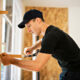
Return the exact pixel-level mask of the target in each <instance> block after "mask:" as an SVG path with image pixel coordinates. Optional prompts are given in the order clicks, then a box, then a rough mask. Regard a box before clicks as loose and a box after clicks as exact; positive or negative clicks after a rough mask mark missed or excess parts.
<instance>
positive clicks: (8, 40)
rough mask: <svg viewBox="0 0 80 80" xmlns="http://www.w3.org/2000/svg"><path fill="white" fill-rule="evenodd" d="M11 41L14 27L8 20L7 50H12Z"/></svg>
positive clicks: (6, 27)
mask: <svg viewBox="0 0 80 80" xmlns="http://www.w3.org/2000/svg"><path fill="white" fill-rule="evenodd" d="M11 41H12V27H11V26H10V24H9V23H8V22H7V21H6V23H5V43H6V51H7V52H11Z"/></svg>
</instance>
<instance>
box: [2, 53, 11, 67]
mask: <svg viewBox="0 0 80 80" xmlns="http://www.w3.org/2000/svg"><path fill="white" fill-rule="evenodd" d="M11 60H12V57H11V56H9V55H8V54H7V53H2V54H1V62H2V63H3V64H4V65H5V66H6V65H10V64H11Z"/></svg>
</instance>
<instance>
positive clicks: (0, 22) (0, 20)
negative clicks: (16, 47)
mask: <svg viewBox="0 0 80 80" xmlns="http://www.w3.org/2000/svg"><path fill="white" fill-rule="evenodd" d="M0 10H2V0H0ZM1 41H2V15H1V14H0V53H1V44H2V42H1ZM0 80H1V61H0Z"/></svg>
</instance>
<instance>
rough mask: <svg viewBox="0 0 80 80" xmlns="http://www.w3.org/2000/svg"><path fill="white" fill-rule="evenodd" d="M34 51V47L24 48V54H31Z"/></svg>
mask: <svg viewBox="0 0 80 80" xmlns="http://www.w3.org/2000/svg"><path fill="white" fill-rule="evenodd" d="M32 52H33V49H32V48H31V47H28V48H24V54H27V55H30V54H31V53H32Z"/></svg>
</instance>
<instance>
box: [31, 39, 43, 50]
mask: <svg viewBox="0 0 80 80" xmlns="http://www.w3.org/2000/svg"><path fill="white" fill-rule="evenodd" d="M41 42H42V39H40V40H38V41H37V42H36V44H35V45H33V46H32V49H33V50H35V49H38V48H40V47H41Z"/></svg>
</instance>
